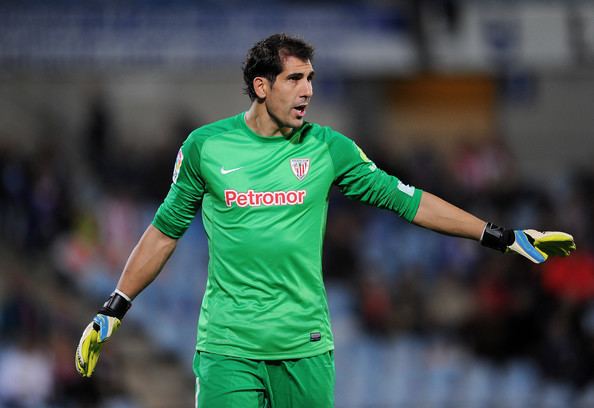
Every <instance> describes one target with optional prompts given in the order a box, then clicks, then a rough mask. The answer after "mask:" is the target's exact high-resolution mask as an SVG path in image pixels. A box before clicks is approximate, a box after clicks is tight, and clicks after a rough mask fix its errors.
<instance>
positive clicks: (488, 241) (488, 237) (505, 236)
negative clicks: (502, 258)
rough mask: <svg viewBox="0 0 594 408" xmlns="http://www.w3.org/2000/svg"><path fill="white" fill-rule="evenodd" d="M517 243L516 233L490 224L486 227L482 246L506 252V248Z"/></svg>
mask: <svg viewBox="0 0 594 408" xmlns="http://www.w3.org/2000/svg"><path fill="white" fill-rule="evenodd" d="M514 241H515V236H514V231H513V230H506V229H504V228H503V227H499V226H497V225H495V224H492V223H490V222H488V223H487V225H486V226H485V230H484V231H483V236H482V237H481V245H483V246H486V247H487V248H493V249H496V250H498V251H501V252H505V250H506V248H507V247H508V246H510V245H511V244H513V243H514Z"/></svg>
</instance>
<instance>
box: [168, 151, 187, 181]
mask: <svg viewBox="0 0 594 408" xmlns="http://www.w3.org/2000/svg"><path fill="white" fill-rule="evenodd" d="M183 161H184V154H183V152H182V149H181V147H180V149H179V151H178V152H177V158H176V159H175V166H173V176H172V177H171V179H172V180H173V183H174V184H175V183H177V177H178V176H179V171H180V169H181V165H182V162H183Z"/></svg>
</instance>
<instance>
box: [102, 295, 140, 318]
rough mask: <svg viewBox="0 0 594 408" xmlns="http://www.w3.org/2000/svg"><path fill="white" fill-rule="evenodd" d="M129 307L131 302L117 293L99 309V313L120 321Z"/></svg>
mask: <svg viewBox="0 0 594 408" xmlns="http://www.w3.org/2000/svg"><path fill="white" fill-rule="evenodd" d="M130 306H132V302H130V301H129V300H128V299H126V298H125V297H123V296H122V295H120V294H119V293H113V294H112V295H111V296H110V297H109V299H107V301H106V302H105V303H104V304H103V307H102V308H101V309H99V313H101V314H104V315H106V316H112V317H117V318H118V319H120V320H122V318H123V317H124V315H125V314H126V312H127V311H128V309H130Z"/></svg>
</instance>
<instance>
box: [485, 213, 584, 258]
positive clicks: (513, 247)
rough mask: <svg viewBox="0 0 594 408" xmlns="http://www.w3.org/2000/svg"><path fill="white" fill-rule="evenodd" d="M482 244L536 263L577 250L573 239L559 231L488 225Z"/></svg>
mask: <svg viewBox="0 0 594 408" xmlns="http://www.w3.org/2000/svg"><path fill="white" fill-rule="evenodd" d="M481 244H482V245H484V246H486V247H489V248H493V249H496V250H498V251H501V252H515V253H518V254H520V255H522V256H525V257H526V258H528V259H530V260H531V261H532V262H534V263H537V264H539V263H543V262H544V261H546V260H547V259H548V257H549V256H551V255H553V256H568V255H569V254H570V253H571V251H573V250H574V249H575V242H574V241H573V237H572V236H571V235H569V234H567V233H565V232H559V231H543V232H541V231H536V230H533V229H527V230H509V229H504V228H502V227H498V226H497V225H494V224H491V223H487V225H486V226H485V230H484V231H483V236H482V237H481Z"/></svg>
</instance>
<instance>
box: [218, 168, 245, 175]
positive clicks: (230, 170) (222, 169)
mask: <svg viewBox="0 0 594 408" xmlns="http://www.w3.org/2000/svg"><path fill="white" fill-rule="evenodd" d="M240 169H243V167H236V168H234V169H229V170H225V168H224V167H221V174H229V173H233V172H234V171H237V170H240Z"/></svg>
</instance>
